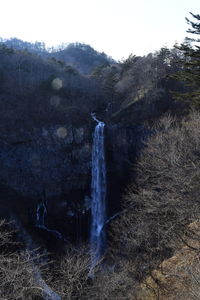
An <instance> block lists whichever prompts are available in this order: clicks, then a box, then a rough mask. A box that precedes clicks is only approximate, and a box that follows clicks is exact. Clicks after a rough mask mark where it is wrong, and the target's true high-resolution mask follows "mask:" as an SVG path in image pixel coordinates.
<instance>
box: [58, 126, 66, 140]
mask: <svg viewBox="0 0 200 300" xmlns="http://www.w3.org/2000/svg"><path fill="white" fill-rule="evenodd" d="M57 136H58V137H60V138H63V139H64V138H65V137H66V136H67V129H66V128H65V127H60V128H58V129H57Z"/></svg>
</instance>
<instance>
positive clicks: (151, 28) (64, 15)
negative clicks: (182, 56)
mask: <svg viewBox="0 0 200 300" xmlns="http://www.w3.org/2000/svg"><path fill="white" fill-rule="evenodd" d="M190 11H191V12H193V13H194V14H199V13H200V0H0V37H3V38H9V37H17V38H19V39H23V40H25V41H31V42H35V41H44V42H45V44H46V45H47V46H53V45H54V46H56V45H59V44H62V43H71V42H84V43H86V44H90V45H91V46H92V47H93V48H95V49H96V50H98V51H100V52H102V51H104V52H105V53H106V54H108V55H110V56H112V57H113V58H114V59H117V60H118V59H119V60H120V59H122V58H127V57H128V56H129V55H130V54H131V53H133V54H136V55H144V54H147V53H149V52H152V51H155V50H158V49H159V48H161V47H162V46H165V45H166V46H169V47H171V46H173V45H174V43H175V41H178V42H181V41H182V40H183V39H184V37H185V36H186V29H187V28H188V25H187V24H186V21H185V17H190V14H189V12H190Z"/></svg>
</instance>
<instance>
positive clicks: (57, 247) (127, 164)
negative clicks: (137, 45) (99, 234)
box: [0, 13, 200, 300]
mask: <svg viewBox="0 0 200 300" xmlns="http://www.w3.org/2000/svg"><path fill="white" fill-rule="evenodd" d="M186 21H187V23H188V27H189V29H188V31H187V33H189V34H190V38H186V39H185V41H184V42H183V43H182V44H181V45H178V44H177V45H175V46H174V47H173V48H172V49H169V48H167V47H162V48H161V49H160V50H158V51H156V52H154V53H149V54H148V55H146V56H136V55H134V54H130V56H129V57H128V58H127V59H124V60H122V61H118V62H117V61H115V60H113V59H112V58H110V57H108V56H107V55H106V54H105V53H99V52H97V51H96V50H94V49H93V48H92V47H91V46H89V45H86V44H82V43H74V44H68V45H67V44H63V45H61V46H59V47H57V48H52V49H47V48H46V47H45V44H44V43H41V42H36V43H29V42H25V41H21V40H19V39H17V38H13V39H10V40H3V39H1V40H0V105H1V111H0V144H1V147H0V148H1V150H0V160H1V165H2V166H1V171H0V191H1V204H0V205H1V219H2V220H1V222H0V279H1V283H0V298H1V299H9V300H14V299H15V300H16V299H18V300H25V299H34V300H37V299H38V300H43V299H63V300H65V299H66V300H67V299H102V300H103V299H136V300H137V299H138V300H139V299H140V300H146V299H161V300H165V299H172V300H173V299H174V300H176V299H183V300H188V299H189V300H190V299H191V300H193V299H200V289H199V283H200V264H199V249H200V225H199V220H200V219H199V215H200V206H199V192H200V187H199V180H200V112H199V107H200V88H199V87H200V46H199V41H200V40H199V35H200V15H195V14H192V13H191V19H186ZM133 50H134V49H133ZM94 113H95V115H94ZM91 114H92V117H91ZM97 118H98V119H97ZM99 120H100V121H99ZM95 122H98V125H99V124H104V123H105V126H106V127H105V128H106V129H105V157H106V161H107V173H106V176H107V197H106V201H107V202H106V203H107V204H106V209H107V220H106V222H105V224H104V227H105V230H106V234H107V245H106V249H105V252H104V255H103V257H102V258H101V259H100V261H99V262H98V263H97V264H96V265H95V266H94V268H93V269H91V257H90V250H91V249H90V245H89V226H90V222H91V196H90V189H91V186H90V184H91V156H92V134H93V129H94V126H96V124H95ZM102 122H104V123H102ZM94 124H95V125H94ZM98 125H97V126H98ZM18 220H20V221H18ZM38 224H39V225H38ZM51 290H52V291H53V292H52V293H53V294H51ZM54 293H55V294H54ZM49 295H50V296H49ZM48 297H49V298H48ZM57 297H58V298H57Z"/></svg>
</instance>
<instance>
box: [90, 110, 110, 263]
mask: <svg viewBox="0 0 200 300" xmlns="http://www.w3.org/2000/svg"><path fill="white" fill-rule="evenodd" d="M92 118H93V119H94V120H95V121H96V122H97V125H96V127H95V131H94V136H93V148H92V184H91V198H92V199H91V200H92V201H91V217H92V220H91V231H90V245H91V258H92V267H94V266H95V265H96V263H97V262H98V260H99V259H100V257H101V255H102V254H103V251H104V247H105V242H106V235H105V230H104V227H105V222H106V204H105V198H106V162H105V150H104V128H105V123H103V122H101V121H99V120H98V119H97V118H96V116H95V114H92Z"/></svg>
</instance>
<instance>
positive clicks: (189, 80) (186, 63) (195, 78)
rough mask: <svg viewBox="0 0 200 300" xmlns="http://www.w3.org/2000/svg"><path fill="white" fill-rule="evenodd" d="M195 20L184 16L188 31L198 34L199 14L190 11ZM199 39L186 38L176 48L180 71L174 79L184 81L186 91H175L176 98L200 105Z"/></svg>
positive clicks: (199, 31)
mask: <svg viewBox="0 0 200 300" xmlns="http://www.w3.org/2000/svg"><path fill="white" fill-rule="evenodd" d="M190 14H191V15H192V17H193V18H195V22H192V21H191V20H189V19H187V18H186V21H187V23H188V24H189V25H190V28H189V29H188V30H187V32H188V33H190V34H193V35H197V36H198V35H200V15H194V14H192V13H190ZM199 43H200V39H198V38H186V39H185V42H184V43H183V44H181V45H180V46H177V48H178V49H179V50H180V51H181V53H182V57H181V71H180V72H178V73H177V74H176V76H175V78H176V79H178V80H180V81H182V82H184V83H185V86H186V92H184V93H175V98H176V99H181V100H184V101H186V102H188V103H191V104H192V105H195V106H198V107H200V46H199Z"/></svg>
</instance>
